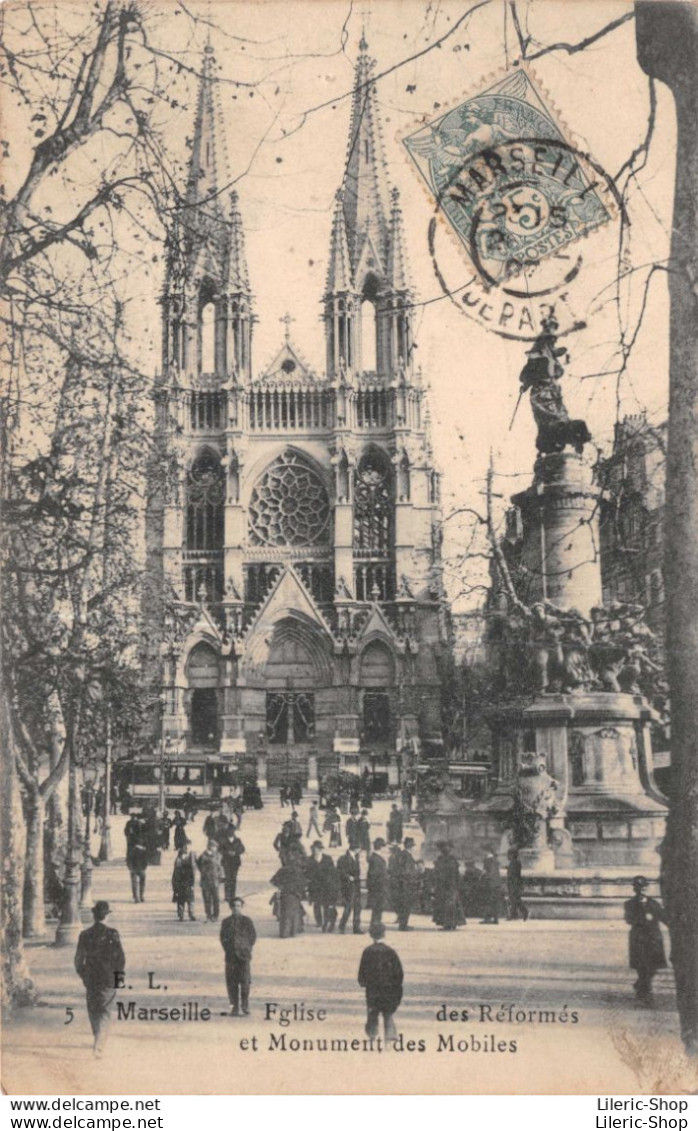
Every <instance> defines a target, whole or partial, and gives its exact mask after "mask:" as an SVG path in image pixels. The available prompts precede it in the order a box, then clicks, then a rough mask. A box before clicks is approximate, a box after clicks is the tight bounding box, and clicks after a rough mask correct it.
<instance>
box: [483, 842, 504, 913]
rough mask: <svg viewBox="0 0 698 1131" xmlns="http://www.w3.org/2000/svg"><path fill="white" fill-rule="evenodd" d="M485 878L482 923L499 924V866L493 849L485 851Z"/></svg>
mask: <svg viewBox="0 0 698 1131" xmlns="http://www.w3.org/2000/svg"><path fill="white" fill-rule="evenodd" d="M482 866H483V871H484V873H485V878H484V880H483V884H482V894H483V903H484V908H483V913H484V918H483V920H482V922H483V923H492V924H496V923H498V922H499V909H500V906H501V903H502V878H501V876H500V874H499V864H498V862H497V857H496V855H495V852H494V849H493V848H490V847H488V848H486V849H485V856H484V859H483V862H482Z"/></svg>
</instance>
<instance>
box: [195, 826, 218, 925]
mask: <svg viewBox="0 0 698 1131" xmlns="http://www.w3.org/2000/svg"><path fill="white" fill-rule="evenodd" d="M196 863H197V867H198V869H199V875H200V877H201V895H202V897H203V901H204V911H205V912H206V919H207V920H208V922H209V923H215V922H216V921H217V920H218V915H219V913H220V899H219V894H218V887H219V884H220V882H221V878H222V876H223V868H222V865H221V854H220V852H219V851H218V845H217V844H216V842H215V840H209V842H208V844H207V846H206V849H205V850H204V851H203V852H202V853H201V855H200V856H199V858H198V860H197V861H196Z"/></svg>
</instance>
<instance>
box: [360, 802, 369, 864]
mask: <svg viewBox="0 0 698 1131" xmlns="http://www.w3.org/2000/svg"><path fill="white" fill-rule="evenodd" d="M359 841H360V843H359V848H361V849H362V850H363V851H364V852H365V853H366V855H367V856H368V855H369V853H370V851H371V822H370V821H369V819H368V810H367V809H362V810H361V816H360V817H359Z"/></svg>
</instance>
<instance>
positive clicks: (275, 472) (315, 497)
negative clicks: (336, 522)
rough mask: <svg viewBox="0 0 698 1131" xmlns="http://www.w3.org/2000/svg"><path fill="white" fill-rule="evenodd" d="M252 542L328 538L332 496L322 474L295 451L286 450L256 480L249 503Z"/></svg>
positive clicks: (281, 543) (280, 543) (288, 543)
mask: <svg viewBox="0 0 698 1131" xmlns="http://www.w3.org/2000/svg"><path fill="white" fill-rule="evenodd" d="M249 519H250V534H251V539H252V541H253V542H255V543H257V545H264V546H312V545H317V544H318V543H321V542H327V541H328V538H329V519H330V500H329V497H328V494H327V489H326V487H325V484H324V483H323V481H322V478H321V476H320V475H319V473H318V472H317V471H316V470H315V468H314V467H313V466H312V465H311V464H310V463H308V462H307V461H306V460H304V459H303V457H302V456H301V455H299V454H298V453H296V452H290V451H288V452H284V453H283V454H282V455H280V456H279V457H278V459H275V460H274V462H273V463H272V464H270V465H269V467H268V468H267V469H266V471H265V472H264V473H263V474H262V476H261V477H260V479H259V480H258V481H257V483H256V485H255V487H254V490H253V491H252V498H251V500H250V507H249Z"/></svg>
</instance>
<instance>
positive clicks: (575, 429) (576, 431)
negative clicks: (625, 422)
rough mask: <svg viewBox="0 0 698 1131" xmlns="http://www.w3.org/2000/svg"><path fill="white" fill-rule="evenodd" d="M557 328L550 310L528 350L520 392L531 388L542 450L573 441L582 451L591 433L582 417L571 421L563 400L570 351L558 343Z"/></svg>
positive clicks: (534, 417) (549, 449) (538, 444)
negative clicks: (562, 381) (562, 383)
mask: <svg viewBox="0 0 698 1131" xmlns="http://www.w3.org/2000/svg"><path fill="white" fill-rule="evenodd" d="M558 329H559V324H558V322H557V319H556V318H555V315H554V313H553V310H552V309H551V311H550V313H549V315H548V317H547V318H544V319H543V328H542V330H541V332H540V334H539V335H538V337H537V338H536V340H535V342H534V343H533V345H532V346H531V348H530V350H529V351H528V360H527V362H526V364H525V366H524V368H523V370H522V371H521V376H520V377H519V381H520V383H521V395H523V394H524V393H525V392H527V391H528V390H529V389H530V391H531V411H532V412H533V419H534V420H535V422H536V424H537V426H538V438H537V440H536V447H537V448H538V451H539V452H541V453H544V452H561V451H562V450H563V449H564V448H565V447H566V446H567V445H568V444H571V445H572V447H573V448H574V450H575V451H576V452H578V453H579V454H581V452H582V451H583V449H584V445H585V444H586V443H588V441H589V440H590V439H591V434H590V432H589V429H588V428H587V426H586V423H585V422H584V421H583V420H570V415H569V413H568V411H567V409H566V407H565V403H564V401H563V399H562V390H561V388H560V380H561V378H562V377H563V375H564V368H563V364H565V365H566V364H568V363H569V354H568V352H567V350H566V348H565V347H564V346H558V344H557V331H558Z"/></svg>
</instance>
